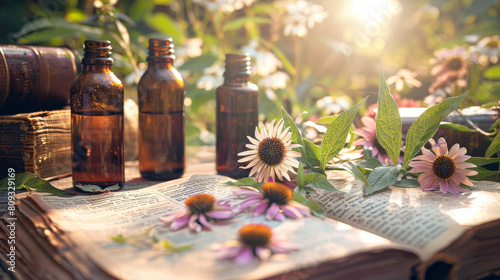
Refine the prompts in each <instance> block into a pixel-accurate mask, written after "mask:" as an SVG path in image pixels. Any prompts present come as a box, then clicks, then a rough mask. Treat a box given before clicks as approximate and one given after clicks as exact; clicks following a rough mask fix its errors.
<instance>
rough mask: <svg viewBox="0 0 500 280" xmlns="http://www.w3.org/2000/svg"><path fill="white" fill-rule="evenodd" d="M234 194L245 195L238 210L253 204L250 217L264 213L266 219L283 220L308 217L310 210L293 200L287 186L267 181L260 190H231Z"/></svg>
mask: <svg viewBox="0 0 500 280" xmlns="http://www.w3.org/2000/svg"><path fill="white" fill-rule="evenodd" d="M232 192H233V194H235V195H247V196H248V198H247V199H245V200H244V201H243V202H242V203H241V204H240V205H239V208H240V211H242V210H245V209H247V208H250V207H252V206H255V207H254V208H253V211H252V217H257V216H260V215H262V214H265V216H266V219H267V220H277V221H283V220H284V219H285V217H289V218H292V219H297V218H302V217H309V216H311V211H310V210H309V208H308V207H306V206H304V205H302V204H300V203H298V202H296V201H294V200H293V192H292V191H291V190H290V188H288V187H287V186H285V185H283V184H281V183H276V182H267V183H265V184H264V185H262V187H261V189H260V191H257V190H251V189H238V190H233V191H232Z"/></svg>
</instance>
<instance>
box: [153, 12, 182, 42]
mask: <svg viewBox="0 0 500 280" xmlns="http://www.w3.org/2000/svg"><path fill="white" fill-rule="evenodd" d="M144 21H145V22H146V23H147V25H148V26H149V27H151V28H153V29H154V30H156V31H159V32H161V33H163V35H165V36H167V37H172V39H173V40H174V41H175V42H180V41H181V40H182V38H184V32H183V31H182V29H181V28H180V27H179V25H178V24H177V22H175V21H174V20H172V18H170V17H169V16H168V15H167V14H165V13H154V14H152V15H149V16H147V17H146V18H145V19H144Z"/></svg>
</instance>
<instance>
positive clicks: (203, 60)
mask: <svg viewBox="0 0 500 280" xmlns="http://www.w3.org/2000/svg"><path fill="white" fill-rule="evenodd" d="M218 59H219V58H218V57H217V55H215V54H213V53H204V54H202V55H200V56H197V57H194V58H191V59H189V60H188V61H186V63H184V64H182V65H181V66H180V67H179V70H181V71H200V72H201V71H202V70H203V69H205V68H208V67H210V66H212V65H213V64H214V63H215V62H216V61H217V60H218Z"/></svg>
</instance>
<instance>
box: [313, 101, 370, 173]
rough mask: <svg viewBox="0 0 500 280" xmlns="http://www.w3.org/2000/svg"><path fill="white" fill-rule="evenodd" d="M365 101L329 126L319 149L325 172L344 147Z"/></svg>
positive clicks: (341, 115)
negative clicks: (353, 122)
mask: <svg viewBox="0 0 500 280" xmlns="http://www.w3.org/2000/svg"><path fill="white" fill-rule="evenodd" d="M365 101H366V98H365V99H363V101H361V102H359V103H358V104H356V105H354V106H352V107H351V108H350V109H349V110H347V111H345V112H342V113H341V114H340V115H339V116H338V117H337V118H335V120H333V121H332V122H331V123H330V125H329V126H328V129H327V131H326V133H325V137H324V139H323V142H322V143H321V147H320V149H319V160H320V162H321V169H322V170H323V171H324V170H325V167H326V164H327V163H328V162H329V161H330V160H331V159H332V158H333V157H335V156H336V155H337V154H338V153H339V152H340V150H342V148H343V147H344V145H345V140H346V138H347V134H348V133H349V129H350V128H351V124H352V121H353V120H354V116H356V114H357V113H358V110H359V108H361V106H362V105H363V104H364V103H365Z"/></svg>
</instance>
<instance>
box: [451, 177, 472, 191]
mask: <svg viewBox="0 0 500 280" xmlns="http://www.w3.org/2000/svg"><path fill="white" fill-rule="evenodd" d="M450 181H451V182H452V183H453V185H452V186H453V187H458V189H459V190H460V191H463V192H465V191H468V190H466V189H464V188H462V187H460V184H464V185H467V186H469V187H472V186H473V184H472V182H471V181H470V180H469V178H467V179H466V180H464V181H462V180H460V179H458V177H456V176H451V177H450Z"/></svg>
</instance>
